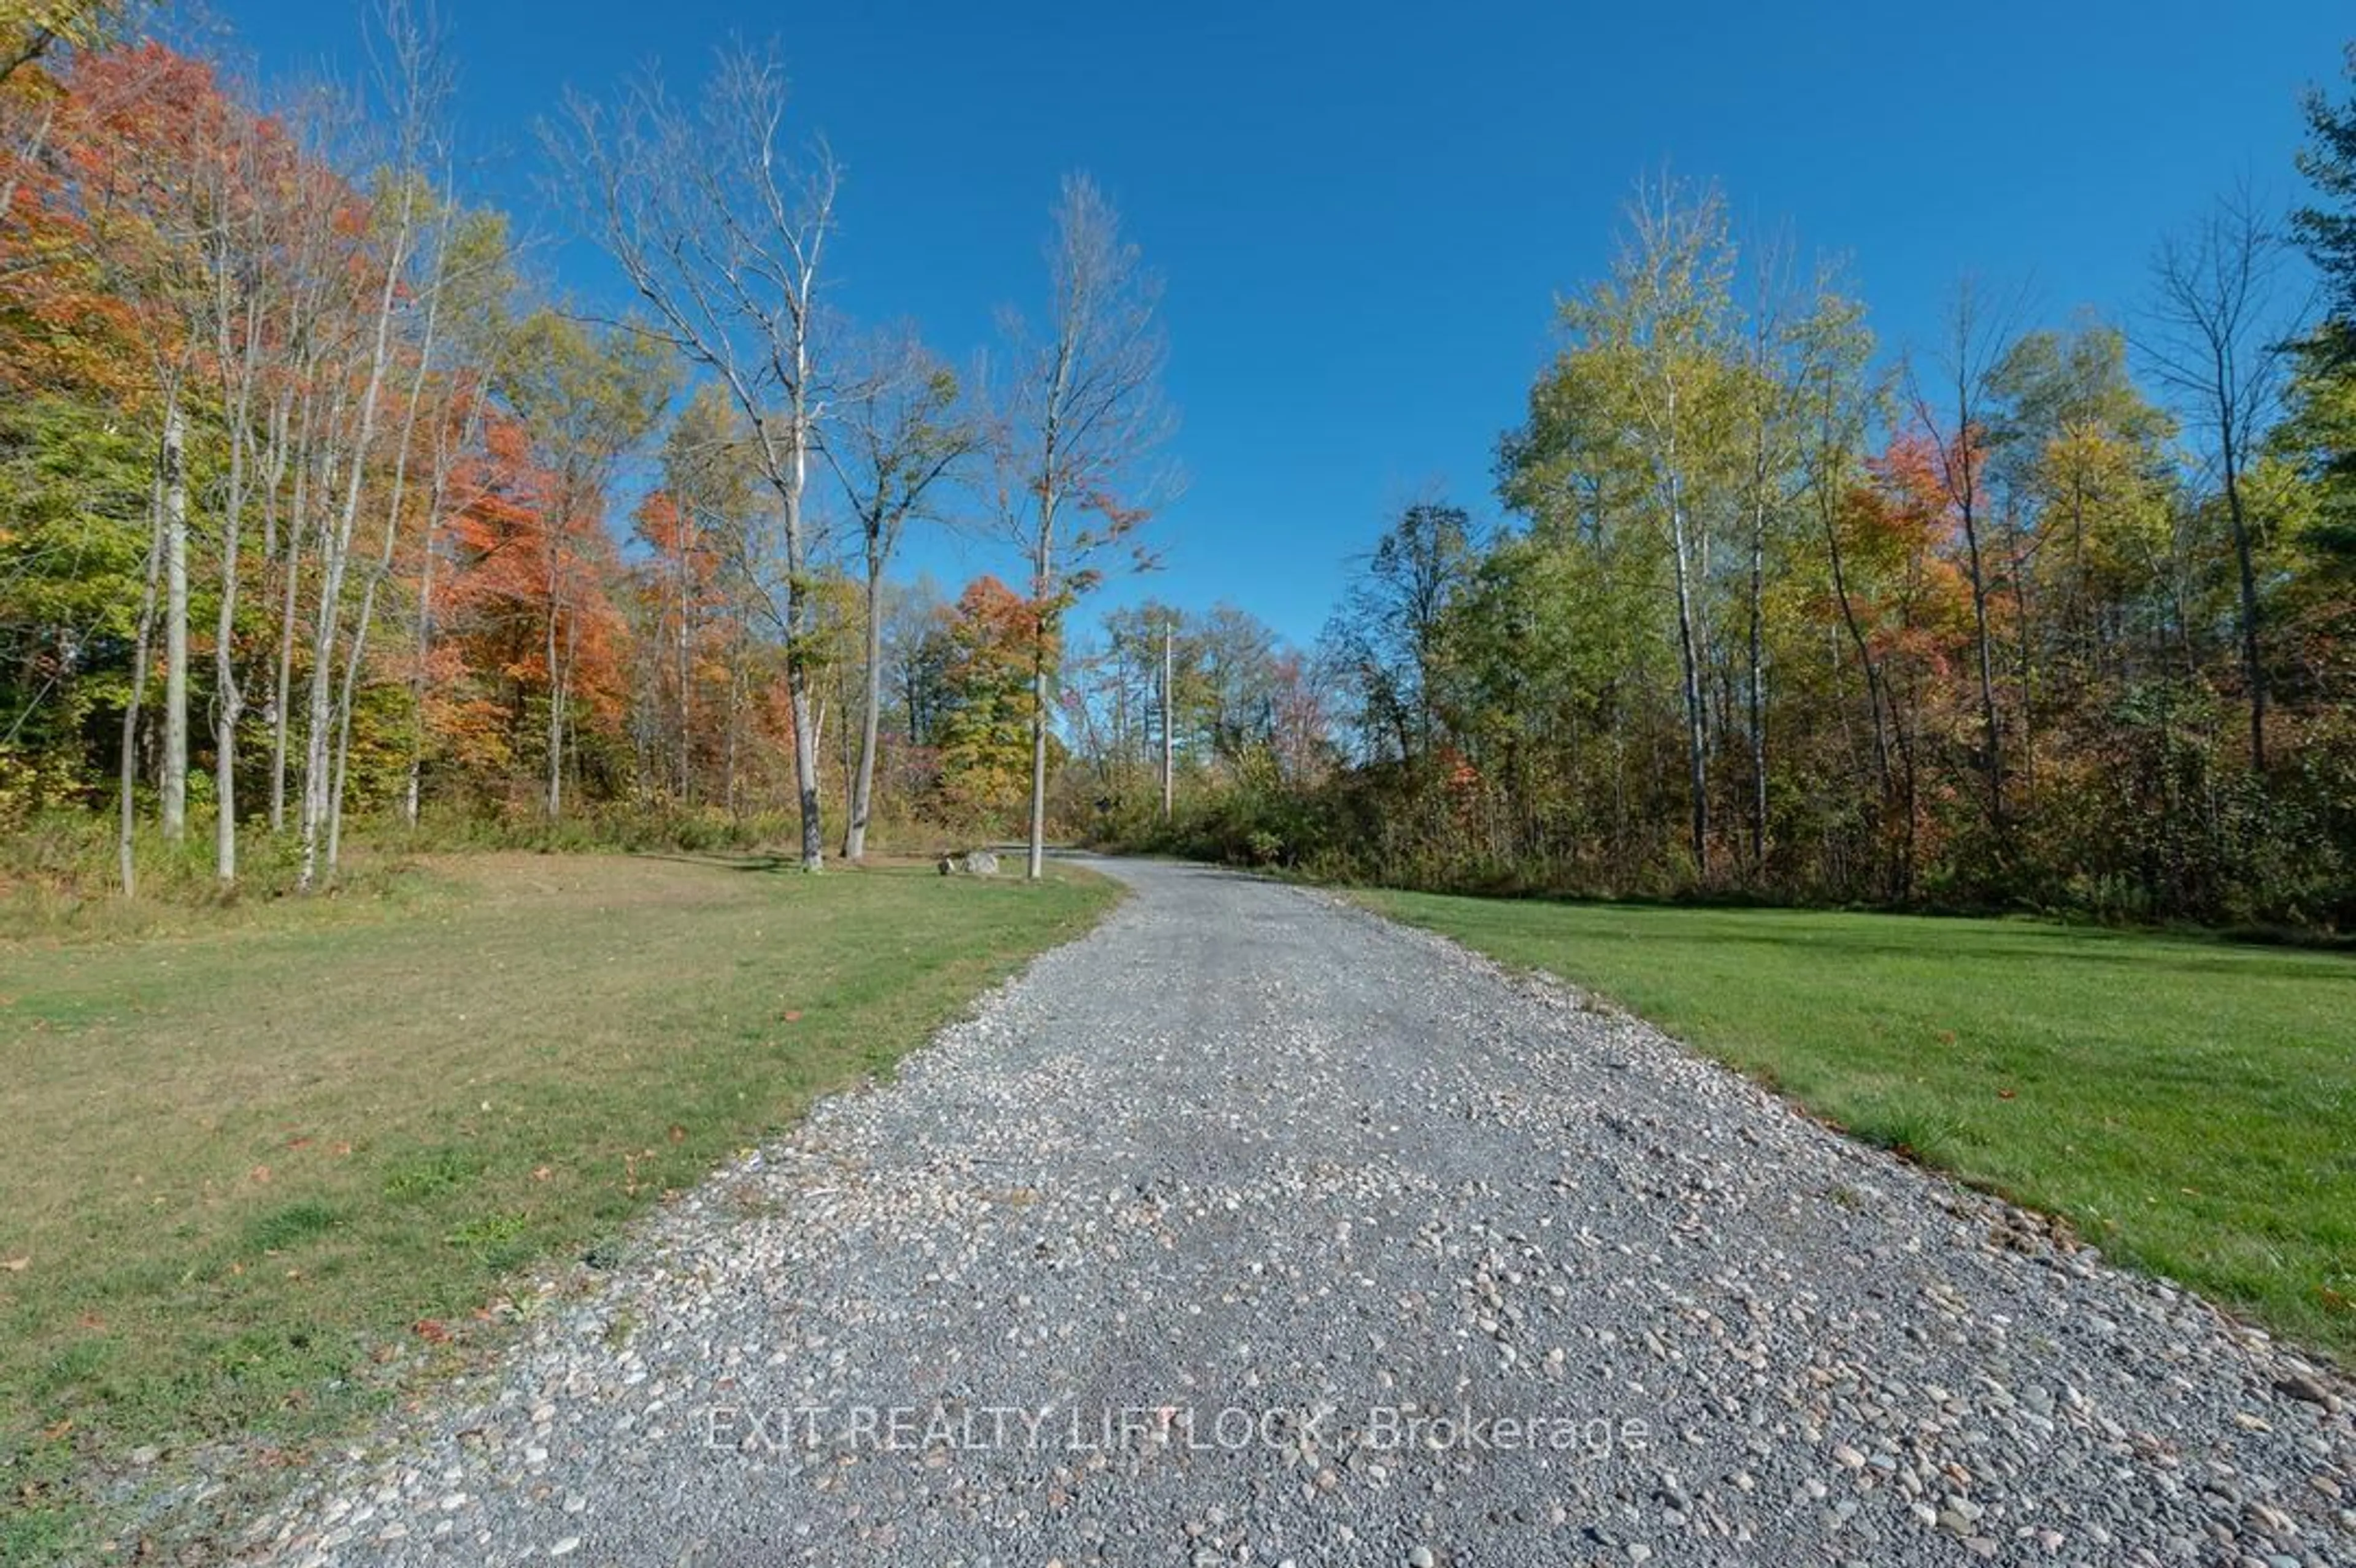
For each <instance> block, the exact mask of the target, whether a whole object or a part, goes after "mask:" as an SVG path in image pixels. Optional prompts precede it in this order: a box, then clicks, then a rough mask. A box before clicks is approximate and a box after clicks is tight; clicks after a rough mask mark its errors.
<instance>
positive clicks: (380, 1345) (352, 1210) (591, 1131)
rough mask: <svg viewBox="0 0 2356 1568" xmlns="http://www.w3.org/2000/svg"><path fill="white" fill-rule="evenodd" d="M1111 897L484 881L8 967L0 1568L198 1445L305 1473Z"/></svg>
mask: <svg viewBox="0 0 2356 1568" xmlns="http://www.w3.org/2000/svg"><path fill="white" fill-rule="evenodd" d="M1116 896H1117V895H1116V890H1115V889H1114V888H1113V886H1112V884H1110V883H1108V882H1107V881H1105V880H1102V879H1099V878H1096V877H1092V876H1089V875H1087V873H1084V872H1077V871H1071V870H1064V869H1058V870H1056V871H1055V874H1054V875H1053V877H1052V880H1048V881H1046V882H1044V883H1042V884H1040V885H1036V886H1029V885H1024V884H1023V882H1021V881H1020V880H1017V879H1000V880H980V879H972V878H964V877H957V878H943V877H940V876H938V875H937V874H935V873H934V871H933V870H932V869H931V868H930V867H929V866H916V865H907V866H902V867H897V868H886V869H868V870H856V871H852V870H844V871H830V872H829V873H827V874H825V875H823V876H820V877H818V878H809V877H804V876H802V875H800V874H798V872H794V871H790V870H782V869H776V868H775V866H774V865H773V864H771V863H769V862H765V861H757V860H740V861H734V862H719V861H712V860H691V859H653V858H623V857H603V856H580V857H568V856H534V855H500V856H487V857H482V858H480V859H466V860H459V861H451V862H445V863H443V864H441V865H438V866H436V867H435V868H434V869H433V870H432V871H431V872H430V873H429V875H428V878H427V880H426V881H425V883H424V884H423V887H422V888H420V887H415V886H412V888H410V889H409V890H408V891H405V892H404V894H403V895H402V896H401V897H399V898H396V899H391V900H386V899H378V900H376V901H374V903H373V906H372V907H371V908H369V909H367V910H360V911H355V910H354V909H353V908H352V907H350V906H349V904H348V903H347V905H346V907H343V908H340V909H337V910H334V911H332V912H330V911H329V910H327V909H326V908H324V907H323V908H322V909H321V911H320V913H319V916H318V918H316V919H311V918H307V917H306V915H305V912H304V911H302V910H301V909H299V908H298V909H294V910H292V911H289V910H286V909H283V908H273V909H272V910H270V911H268V912H266V914H264V915H262V916H259V917H257V918H254V919H252V920H250V921H245V922H242V923H239V924H237V925H236V927H235V928H234V929H223V930H219V931H216V932H213V933H209V934H202V935H184V936H172V937H166V938H155V937H146V938H142V939H139V940H134V941H129V942H115V943H111V944H98V943H80V944H39V943H33V942H24V941H18V942H6V943H0V1085H5V1087H0V1149H5V1170H6V1178H5V1179H6V1183H7V1193H6V1197H5V1201H0V1561H19V1560H21V1561H39V1560H43V1559H45V1558H48V1557H62V1556H68V1555H71V1556H76V1557H80V1556H82V1555H84V1554H86V1553H89V1554H95V1553H96V1552H97V1545H96V1542H97V1539H98V1536H99V1535H100V1534H101V1533H102V1531H103V1530H104V1529H106V1528H108V1527H110V1526H111V1525H112V1522H113V1521H112V1520H109V1519H108V1518H106V1517H104V1515H103V1512H101V1513H100V1514H96V1515H94V1514H92V1512H91V1508H90V1504H91V1499H93V1498H95V1497H98V1496H99V1495H100V1494H102V1493H103V1492H106V1491H109V1490H118V1489H119V1488H120V1487H121V1485H122V1484H123V1482H125V1481H126V1480H132V1479H135V1480H138V1481H155V1480H166V1479H168V1478H169V1477H170V1476H171V1475H172V1473H173V1467H174V1462H175V1456H176V1455H178V1454H184V1453H186V1452H187V1451H188V1450H189V1449H190V1448H191V1447H192V1446H193V1445H198V1444H202V1443H206V1442H208V1441H210V1440H219V1439H230V1440H240V1441H247V1442H250V1443H256V1444H258V1445H262V1446H260V1447H258V1448H257V1449H256V1452H258V1453H259V1454H260V1455H261V1456H262V1457H263V1460H264V1463H263V1464H262V1465H261V1466H260V1467H258V1468H259V1469H262V1470H266V1469H267V1468H268V1462H267V1461H268V1459H269V1457H270V1456H271V1455H273V1453H276V1454H279V1455H280V1456H281V1458H282V1461H283V1463H284V1464H285V1465H287V1466H288V1467H294V1466H298V1465H300V1464H301V1463H302V1460H303V1453H304V1445H305V1443H306V1441H311V1440H316V1439H317V1438H319V1437H321V1436H323V1435H328V1434H333V1433H336V1432H338V1431H342V1430H346V1429H348V1427H349V1426H350V1424H351V1423H352V1422H353V1421H354V1420H355V1419H356V1418H357V1417H358V1416H359V1415H360V1414H362V1413H365V1411H366V1410H368V1409H369V1408H370V1407H371V1406H372V1405H374V1404H375V1403H380V1402H381V1401H382V1400H383V1399H385V1398H387V1397H389V1394H390V1392H391V1391H392V1390H394V1389H397V1388H399V1387H400V1386H402V1382H403V1381H404V1378H405V1377H406V1376H408V1375H410V1374H413V1373H415V1372H417V1371H420V1370H421V1369H423V1370H428V1371H430V1370H431V1368H432V1367H433V1366H434V1364H435V1363H437V1362H440V1363H447V1362H450V1361H451V1360H455V1359H462V1358H463V1357H464V1356H465V1355H466V1353H467V1352H468V1349H469V1347H470V1343H471V1344H476V1345H479V1344H481V1343H487V1342H489V1341H490V1340H493V1339H496V1338H497V1334H498V1329H497V1328H496V1327H495V1325H496V1323H497V1322H498V1321H499V1320H501V1319H502V1318H504V1317H511V1316H512V1315H513V1312H514V1310H515V1309H516V1308H517V1307H523V1308H527V1309H528V1307H529V1306H530V1302H529V1300H528V1299H527V1300H526V1301H524V1302H522V1303H519V1304H507V1303H505V1302H503V1301H502V1298H501V1293H502V1291H503V1289H504V1288H505V1287H506V1285H508V1284H509V1282H510V1281H511V1280H512V1279H513V1278H514V1276H515V1275H516V1272H517V1271H518V1270H519V1269H520V1268H521V1267H523V1266H524V1265H526V1264H532V1263H535V1262H537V1261H540V1260H545V1259H560V1260H562V1259H573V1258H584V1257H585V1258H587V1259H588V1260H589V1261H591V1262H593V1263H596V1262H601V1261H605V1258H606V1257H607V1256H608V1255H609V1254H610V1253H611V1251H612V1246H613V1243H614V1238H615V1237H616V1235H617V1234H618V1233H619V1232H621V1230H622V1228H623V1225H624V1221H626V1220H627V1219H628V1218H629V1217H630V1216H632V1215H633V1214H635V1213H637V1212H638V1211H641V1210H643V1209H644V1208H646V1207H647V1206H648V1204H650V1203H652V1202H654V1201H657V1200H659V1198H660V1197H661V1195H663V1194H664V1193H665V1192H667V1191H670V1190H674V1189H682V1188H685V1187H688V1186H690V1185H692V1184H693V1183H694V1182H695V1181H696V1180H697V1179H699V1178H701V1176H703V1175H704V1174H705V1173H706V1172H708V1171H709V1170H710V1169H711V1168H712V1166H713V1165H714V1163H715V1162H716V1161H718V1160H719V1159H721V1158H723V1157H726V1156H728V1155H730V1154H731V1153H733V1152H734V1151H735V1150H737V1149H739V1148H742V1147H745V1146H747V1145H750V1144H752V1143H754V1142H755V1141H756V1140H757V1139H758V1138H759V1137H760V1136H762V1135H763V1134H765V1133H766V1132H769V1131H771V1130H773V1129H776V1128H778V1127H780V1126H782V1125H786V1124H787V1123H789V1122H790V1121H792V1120H793V1119H794V1118H795V1117H796V1116H797V1115H798V1114H799V1113H800V1112H801V1111H802V1110H803V1108H804V1107H805V1106H806V1105H807V1104H809V1101H810V1100H811V1099H812V1098H813V1097H814V1096H816V1095H818V1094H819V1093H824V1092H826V1091H829V1090H831V1089H835V1088H839V1087H842V1086H844V1085H847V1084H849V1083H853V1082H856V1081H857V1080H858V1079H859V1078H861V1077H862V1075H864V1074H868V1073H871V1072H882V1071H884V1070H887V1069H889V1068H890V1066H891V1065H892V1063H893V1062H894V1060H895V1059H896V1058H898V1057H899V1056H900V1055H901V1054H902V1053H903V1052H905V1051H907V1050H909V1049H910V1048H911V1047H913V1046H915V1045H917V1044H919V1043H921V1042H922V1041H923V1040H925V1039H926V1036H927V1035H928V1034H929V1033H930V1032H931V1031H932V1030H933V1029H935V1028H936V1027H937V1026H938V1025H939V1024H941V1023H943V1022H944V1021H946V1020H947V1019H949V1018H951V1017H953V1016H954V1015H956V1014H957V1013H958V1012H959V1011H960V1010H961V1009H962V1008H964V1007H965V1006H966V1005H967V1004H968V1003H969V1001H970V1000H971V998H972V997H974V996H975V995H976V994H977V993H978V992H979V991H980V990H981V989H982V988H983V987H986V986H987V985H988V984H990V983H991V982H993V981H995V980H997V979H1000V978H1001V977H1002V976H1005V975H1007V974H1009V973H1010V972H1012V970H1013V969H1014V968H1015V967H1017V966H1018V965H1019V964H1020V963H1021V962H1022V961H1023V959H1025V958H1027V957H1028V956H1030V955H1033V954H1034V953H1036V952H1038V951H1039V950H1041V949H1042V948H1044V947H1047V946H1050V945H1053V944H1055V943H1057V942H1059V941H1061V940H1064V939H1066V938H1068V937H1071V936H1074V935H1076V934H1077V933H1080V932H1081V931H1083V930H1084V929H1086V928H1087V926H1088V925H1089V924H1091V923H1093V922H1094V920H1095V919H1096V918H1097V917H1098V915H1099V914H1100V913H1101V912H1103V911H1104V910H1105V909H1106V908H1108V906H1109V904H1110V902H1111V901H1112V900H1113V899H1114V898H1115V897H1116ZM151 1450H152V1452H151ZM267 1483H268V1477H266V1476H262V1477H259V1485H260V1486H261V1487H262V1489H265V1490H266V1488H267ZM115 1544H116V1548H117V1550H118V1551H124V1552H127V1551H129V1550H130V1548H131V1544H132V1543H131V1542H129V1541H116V1543H115Z"/></svg>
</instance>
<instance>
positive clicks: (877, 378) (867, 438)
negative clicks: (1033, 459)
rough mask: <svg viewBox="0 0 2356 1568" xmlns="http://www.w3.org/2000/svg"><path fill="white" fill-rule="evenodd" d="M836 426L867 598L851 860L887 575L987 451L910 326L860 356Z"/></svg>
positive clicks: (834, 457)
mask: <svg viewBox="0 0 2356 1568" xmlns="http://www.w3.org/2000/svg"><path fill="white" fill-rule="evenodd" d="M835 428H836V435H835V439H834V440H832V441H830V442H829V443H826V445H825V448H824V451H825V453H826V456H827V461H828V462H829V464H830V465H831V466H832V467H833V470H834V473H835V476H836V478H837V479H839V480H840V481H841V485H842V494H843V499H844V502H845V504H846V505H847V506H848V507H849V509H850V512H851V526H852V529H853V541H852V550H853V556H854V564H855V566H856V568H857V570H858V571H859V574H860V583H861V593H862V637H861V641H862V653H861V669H862V689H861V697H860V732H859V754H858V762H857V763H856V764H855V767H854V771H853V773H852V777H851V787H850V791H849V795H850V800H849V810H848V812H847V813H846V816H847V818H848V820H847V822H846V824H845V826H844V828H843V841H842V856H843V859H846V860H858V859H862V858H863V857H864V856H865V854H866V852H867V823H868V816H869V814H870V811H871V810H872V808H873V796H874V790H875V758H876V750H877V746H878V744H879V737H880V735H881V732H882V724H883V614H884V605H883V597H884V574H885V573H886V572H887V571H889V570H890V569H891V565H892V560H893V556H894V552H895V551H896V550H897V549H899V547H900V540H901V538H902V536H903V535H904V534H905V533H906V531H907V529H908V528H909V526H910V525H911V524H912V523H916V522H920V521H924V520H926V519H929V518H935V517H938V516H939V511H938V507H939V501H938V497H939V496H940V494H941V492H942V491H943V490H944V489H945V488H946V486H947V484H948V483H949V482H953V481H955V480H957V479H958V478H959V477H960V476H961V475H960V470H961V468H962V467H963V466H964V465H965V464H967V463H968V462H969V460H970V459H971V458H973V457H974V456H976V455H977V454H978V453H980V452H981V450H982V448H983V444H984V436H985V432H984V429H983V426H982V424H981V422H980V421H979V420H978V419H977V418H976V417H975V416H974V414H973V413H972V412H971V411H969V410H968V409H967V408H966V407H965V406H964V396H963V393H962V390H961V389H960V388H959V386H958V379H957V376H956V373H955V372H953V371H951V370H950V369H949V368H948V366H947V365H946V364H943V363H942V362H941V361H940V360H939V359H938V358H937V357H935V356H934V355H933V354H932V353H931V352H930V351H929V350H927V349H926V347H924V345H923V344H922V342H920V341H919V340H918V339H917V337H916V334H915V332H914V330H913V329H911V328H905V327H904V328H900V329H897V330H894V331H891V332H887V333H884V334H882V335H879V336H875V337H874V338H872V339H871V340H870V341H869V342H868V344H867V345H866V346H865V347H864V348H863V350H862V352H861V353H860V354H859V356H858V367H857V369H856V371H855V372H854V373H853V374H852V375H851V376H850V377H848V378H847V384H846V388H845V390H844V392H843V395H842V397H841V401H840V404H839V406H838V408H837V411H836V420H835Z"/></svg>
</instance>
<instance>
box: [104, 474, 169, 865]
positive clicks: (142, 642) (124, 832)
mask: <svg viewBox="0 0 2356 1568" xmlns="http://www.w3.org/2000/svg"><path fill="white" fill-rule="evenodd" d="M147 511H148V528H147V571H146V574H145V577H144V578H143V579H142V587H141V589H140V594H139V630H138V633H137V635H134V637H133V639H132V644H131V697H130V699H129V700H128V701H126V702H125V703H124V704H123V763H122V767H121V770H120V772H119V773H118V776H117V778H116V781H115V783H116V796H115V800H116V811H115V829H114V859H115V870H116V874H117V876H118V877H119V878H120V880H121V881H122V884H123V897H124V898H134V897H136V896H137V895H138V892H139V874H138V868H137V867H136V865H135V864H134V856H133V853H132V849H133V830H134V827H135V826H136V823H137V785H138V781H139V710H140V706H141V704H142V703H144V702H145V700H146V697H147V656H148V652H149V649H150V648H151V647H152V645H153V644H154V639H155V595H156V589H157V586H158V584H157V579H158V578H159V577H161V576H162V574H163V570H164V485H163V476H162V475H161V474H158V475H156V479H155V485H154V488H153V489H152V490H151V491H150V493H149V496H148V502H147Z"/></svg>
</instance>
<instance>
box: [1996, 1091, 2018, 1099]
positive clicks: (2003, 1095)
mask: <svg viewBox="0 0 2356 1568" xmlns="http://www.w3.org/2000/svg"><path fill="white" fill-rule="evenodd" d="M2016 1092H2017V1091H2014V1090H2011V1089H1999V1090H1997V1092H1996V1097H1997V1099H1999V1100H2009V1099H2011V1098H2012V1097H2013V1095H2014V1093H2016Z"/></svg>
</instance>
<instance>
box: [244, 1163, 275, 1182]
mask: <svg viewBox="0 0 2356 1568" xmlns="http://www.w3.org/2000/svg"><path fill="white" fill-rule="evenodd" d="M245 1174H246V1177H247V1179H249V1180H251V1181H252V1182H254V1183H255V1184H257V1185H260V1184H262V1183H264V1182H267V1181H268V1180H269V1179H270V1168H269V1167H268V1166H266V1165H257V1166H255V1167H254V1168H252V1170H249V1171H247V1172H246V1173H245Z"/></svg>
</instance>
